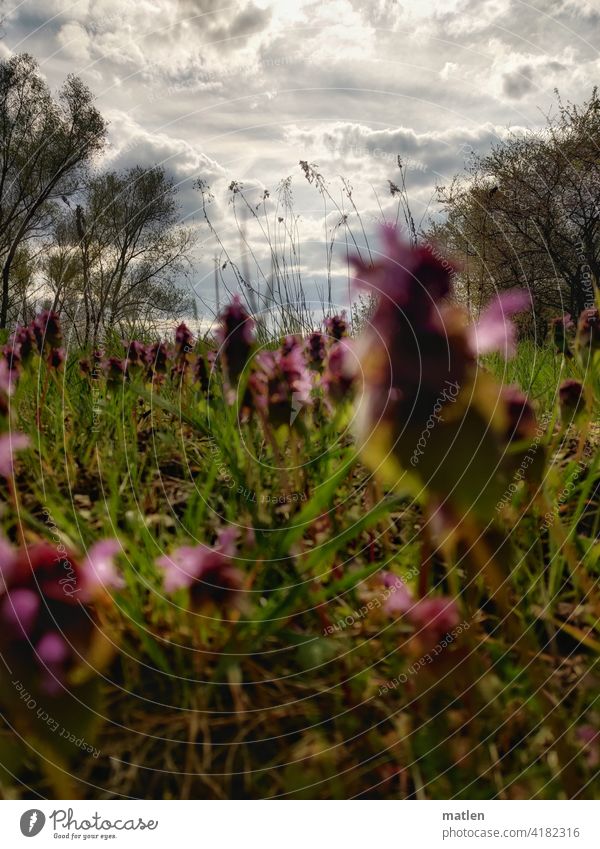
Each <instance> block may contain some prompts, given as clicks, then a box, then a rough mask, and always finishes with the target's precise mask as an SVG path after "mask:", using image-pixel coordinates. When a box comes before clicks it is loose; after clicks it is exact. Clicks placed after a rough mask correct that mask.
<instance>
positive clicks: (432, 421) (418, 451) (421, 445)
mask: <svg viewBox="0 0 600 849" xmlns="http://www.w3.org/2000/svg"><path fill="white" fill-rule="evenodd" d="M459 392H460V386H459V385H458V383H457V382H456V381H449V380H447V381H446V386H445V387H444V391H443V392H442V393H441V394H440V395H439V397H438V398H437V400H436V402H435V404H434V405H433V410H432V412H431V415H430V416H429V418H428V419H427V421H426V422H425V427H424V428H423V431H422V432H421V436H420V437H419V440H418V442H417V447H416V448H415V450H414V451H413V455H412V457H411V458H410V465H411V466H413V467H414V466H416V465H417V464H418V462H419V458H420V457H422V456H423V452H424V450H425V449H426V448H427V442H428V440H429V437H430V436H431V431H432V430H433V428H434V427H435V425H436V423H437V422H443V421H444V417H443V416H442V415H441V412H442V410H443V409H444V405H446V404H454V403H455V401H456V399H457V398H458V393H459Z"/></svg>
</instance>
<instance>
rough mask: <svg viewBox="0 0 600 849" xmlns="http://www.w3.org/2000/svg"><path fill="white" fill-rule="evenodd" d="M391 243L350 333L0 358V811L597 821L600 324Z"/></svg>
mask: <svg viewBox="0 0 600 849" xmlns="http://www.w3.org/2000/svg"><path fill="white" fill-rule="evenodd" d="M388 238H389V240H390V241H389V245H388V251H387V254H386V256H387V258H386V259H384V260H380V261H378V263H377V264H376V265H375V266H374V267H369V268H367V267H360V266H359V267H358V269H357V277H359V278H360V279H361V280H362V282H363V283H365V284H366V285H369V286H370V287H371V291H372V292H374V293H375V295H376V297H377V299H378V305H377V306H376V308H375V311H374V313H373V315H372V316H371V317H370V319H369V320H368V321H367V322H366V326H365V327H363V329H362V330H361V332H360V333H358V334H356V333H353V329H352V326H351V324H350V322H349V321H348V319H347V318H346V317H345V316H342V315H339V316H331V317H329V318H328V319H327V320H326V322H325V323H324V325H323V326H322V327H321V328H320V329H316V330H315V332H314V333H312V334H307V335H306V336H304V337H300V336H292V335H289V336H286V337H284V338H277V339H273V338H269V336H268V334H267V333H266V331H265V328H264V327H261V317H260V316H251V315H250V314H249V313H248V312H247V311H246V309H245V307H244V306H243V304H242V303H241V302H240V301H239V300H238V301H234V302H233V303H231V304H230V305H229V306H227V307H226V308H225V309H224V310H223V313H222V315H221V319H220V325H221V326H220V330H219V332H218V333H217V334H216V335H209V336H207V337H206V338H204V339H194V338H193V337H192V334H191V333H190V332H189V331H188V330H187V328H186V327H185V325H180V326H179V327H178V328H176V329H175V328H173V331H174V332H173V335H172V336H171V337H170V339H169V340H166V341H151V340H125V341H124V342H123V341H122V340H120V339H117V338H114V339H109V340H107V341H106V344H105V346H104V349H103V350H102V351H89V350H83V351H82V350H77V349H76V348H75V347H73V346H72V345H70V344H69V339H68V336H67V333H66V330H65V328H61V326H60V322H59V320H58V318H57V317H56V316H54V315H52V314H51V313H45V314H42V315H40V316H38V318H37V319H36V320H35V322H33V323H32V325H30V326H26V327H19V328H17V329H16V330H15V332H14V333H13V335H12V336H11V338H10V339H9V340H8V341H7V343H6V346H5V348H4V355H3V359H2V361H0V387H1V390H2V422H3V424H2V428H3V434H2V436H0V467H1V468H0V474H1V483H0V486H1V488H2V493H1V495H2V503H1V506H2V512H1V523H2V529H3V537H2V539H1V540H0V542H1V546H2V548H1V552H0V555H1V557H2V561H1V563H2V566H1V568H2V576H3V579H4V587H3V592H2V597H1V600H0V617H2V618H3V632H2V636H0V648H1V649H2V657H3V665H2V671H1V673H0V674H1V677H2V687H1V694H0V702H1V703H2V710H3V726H2V730H1V732H0V763H1V765H2V770H1V772H0V788H1V791H2V794H3V796H4V797H5V798H26V797H27V798H28V797H36V796H41V797H56V798H61V797H62V798H79V797H87V798H120V797H130V798H247V797H251V798H272V797H288V798H324V799H331V798H416V799H452V798H457V799H461V798H462V799H474V798H480V799H491V798H502V799H522V798H537V799H540V798H541V799H544V798H547V799H560V798H598V784H597V781H595V779H596V776H597V771H598V767H599V764H600V706H599V705H598V704H597V700H598V692H599V690H598V672H597V663H598V658H599V656H600V633H599V630H600V627H599V616H600V597H599V593H598V580H597V578H598V570H599V568H600V567H599V564H598V559H599V556H600V546H599V544H598V528H599V521H600V513H599V510H598V498H599V492H598V483H599V481H600V472H599V470H598V460H599V455H598V450H597V447H598V429H597V424H596V422H597V398H598V397H599V396H598V354H597V351H598V349H600V336H599V335H598V334H599V329H598V314H597V310H595V308H591V309H590V310H588V313H589V315H587V316H586V317H585V320H584V319H583V318H582V319H580V320H579V323H578V326H577V328H575V326H574V325H573V322H571V321H569V319H567V318H563V317H559V318H557V320H556V322H555V323H554V325H553V337H552V338H549V339H546V340H537V341H536V342H532V341H529V340H523V341H521V342H519V343H518V344H517V343H516V342H515V331H514V328H513V325H512V323H511V320H510V316H511V315H512V314H516V313H517V312H523V311H524V310H526V309H527V306H526V304H525V300H524V299H523V297H522V296H521V300H519V297H517V298H516V300H515V295H514V293H513V294H512V298H513V302H512V303H510V302H509V300H507V299H506V297H505V299H504V301H503V300H502V299H498V301H497V302H495V303H494V304H492V305H491V306H490V307H489V310H488V312H487V313H486V314H485V315H484V317H482V318H481V319H480V322H479V325H478V328H479V329H478V330H477V331H476V332H473V324H472V323H469V321H468V318H467V317H466V316H465V314H464V311H463V310H462V309H461V308H460V307H459V306H458V305H457V304H455V303H453V302H452V300H451V287H452V276H451V274H450V273H449V271H448V268H447V267H446V265H445V264H444V263H443V262H441V261H440V260H439V259H437V258H436V257H435V256H434V255H433V254H432V253H431V252H428V250H427V249H426V248H418V249H414V250H412V251H410V250H409V249H408V248H406V247H404V246H401V245H400V244H399V243H397V242H394V240H393V238H394V237H393V236H391V235H388ZM407 268H408V271H407V270H406V269H407ZM510 297H511V295H510V293H509V298H510ZM517 301H519V303H517ZM415 328H416V330H415ZM484 336H485V340H484ZM258 339H260V340H261V342H260V344H259V342H258V341H257V340H258ZM474 340H475V341H476V342H477V345H476V344H475V341H474ZM486 340H487V341H486ZM482 342H483V343H484V344H482ZM513 345H514V348H515V350H514V351H513V350H512V348H513ZM511 355H512V356H511Z"/></svg>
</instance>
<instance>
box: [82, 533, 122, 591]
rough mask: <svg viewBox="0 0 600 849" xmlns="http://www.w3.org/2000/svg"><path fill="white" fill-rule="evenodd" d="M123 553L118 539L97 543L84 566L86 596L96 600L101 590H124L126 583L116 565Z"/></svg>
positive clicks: (91, 549) (89, 552) (90, 550)
mask: <svg viewBox="0 0 600 849" xmlns="http://www.w3.org/2000/svg"><path fill="white" fill-rule="evenodd" d="M120 553H121V543H120V542H119V541H118V540H116V539H104V540H100V541H99V542H95V543H94V544H93V545H92V546H91V547H90V549H89V551H88V553H87V556H86V558H85V560H84V561H83V564H82V574H83V583H84V596H85V598H86V600H91V599H92V598H94V597H95V596H96V595H97V594H98V592H99V591H100V590H106V589H115V590H122V589H123V588H124V587H125V581H124V579H123V577H122V575H121V574H120V572H119V571H118V569H117V567H116V565H115V557H116V556H117V554H120Z"/></svg>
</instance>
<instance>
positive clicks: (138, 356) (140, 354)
mask: <svg viewBox="0 0 600 849" xmlns="http://www.w3.org/2000/svg"><path fill="white" fill-rule="evenodd" d="M123 346H124V347H125V352H126V353H125V362H126V368H127V369H129V367H130V366H134V367H141V366H145V365H146V364H147V363H148V356H149V352H148V349H147V348H146V346H145V345H144V343H143V342H138V341H137V339H133V340H132V341H131V342H123Z"/></svg>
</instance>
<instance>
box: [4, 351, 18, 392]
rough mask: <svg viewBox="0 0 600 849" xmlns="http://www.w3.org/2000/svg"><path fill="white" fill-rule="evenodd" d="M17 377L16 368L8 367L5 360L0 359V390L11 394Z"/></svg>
mask: <svg viewBox="0 0 600 849" xmlns="http://www.w3.org/2000/svg"><path fill="white" fill-rule="evenodd" d="M17 379H18V373H17V370H16V369H14V368H10V366H9V364H8V361H7V360H5V359H2V360H0V390H1V391H2V392H4V393H5V394H6V395H12V394H13V392H14V391H15V384H16V382H17Z"/></svg>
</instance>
